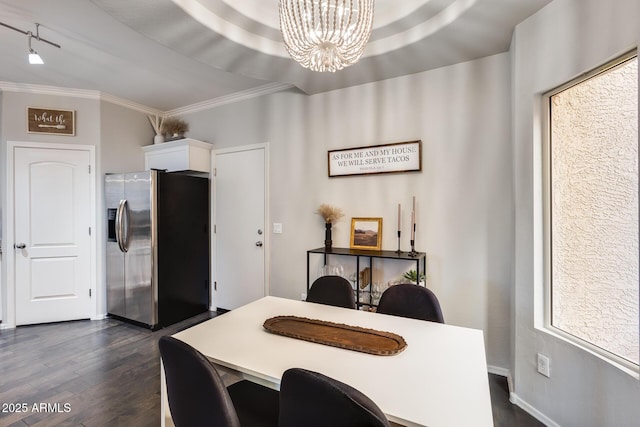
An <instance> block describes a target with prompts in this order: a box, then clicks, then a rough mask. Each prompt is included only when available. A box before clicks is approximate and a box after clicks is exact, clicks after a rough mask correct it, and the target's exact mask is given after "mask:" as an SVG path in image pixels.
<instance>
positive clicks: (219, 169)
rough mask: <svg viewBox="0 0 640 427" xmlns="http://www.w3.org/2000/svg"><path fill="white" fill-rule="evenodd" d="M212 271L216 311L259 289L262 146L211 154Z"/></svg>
mask: <svg viewBox="0 0 640 427" xmlns="http://www.w3.org/2000/svg"><path fill="white" fill-rule="evenodd" d="M214 156H215V169H216V172H215V178H214V183H215V202H214V208H215V218H214V221H215V230H216V232H215V247H214V255H213V257H214V260H215V261H214V266H215V277H214V280H215V282H216V291H215V304H216V307H217V308H222V309H226V310H232V309H234V308H237V307H240V306H242V305H245V304H247V303H250V302H252V301H255V300H257V299H260V298H262V297H264V296H265V295H267V290H266V288H265V283H266V282H265V276H266V272H265V250H266V241H265V237H266V230H265V225H266V218H265V212H266V209H265V208H266V197H265V195H266V175H265V156H266V154H265V147H264V146H258V147H253V148H247V149H243V148H239V149H238V151H227V150H225V151H217V152H215V154H214Z"/></svg>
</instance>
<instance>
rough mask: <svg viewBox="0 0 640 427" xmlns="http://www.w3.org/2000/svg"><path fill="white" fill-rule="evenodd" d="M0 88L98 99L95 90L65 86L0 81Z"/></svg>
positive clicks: (38, 93) (98, 93)
mask: <svg viewBox="0 0 640 427" xmlns="http://www.w3.org/2000/svg"><path fill="white" fill-rule="evenodd" d="M0 90H2V91H6V92H21V93H31V94H37V95H53V96H72V97H74V98H86V99H100V92H99V91H97V90H86V89H70V88H66V87H57V86H45V85H34V84H29V83H13V82H3V81H0Z"/></svg>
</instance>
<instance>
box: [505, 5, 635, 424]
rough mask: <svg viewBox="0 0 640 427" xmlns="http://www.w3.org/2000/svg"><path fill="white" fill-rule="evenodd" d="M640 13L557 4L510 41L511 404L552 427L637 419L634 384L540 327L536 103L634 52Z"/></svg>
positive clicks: (622, 7) (626, 8)
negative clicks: (547, 366)
mask: <svg viewBox="0 0 640 427" xmlns="http://www.w3.org/2000/svg"><path fill="white" fill-rule="evenodd" d="M639 6H640V2H638V1H637V0H609V1H606V2H605V1H600V0H555V1H554V2H552V3H550V4H549V5H548V6H547V7H545V8H544V9H542V10H541V11H540V12H538V13H537V14H535V15H534V16H532V17H530V18H529V19H527V20H526V21H524V22H523V23H521V24H520V25H518V26H517V28H516V31H515V33H514V37H513V42H512V47H511V52H512V59H513V65H512V68H513V108H514V109H513V116H514V117H513V135H514V144H515V146H514V158H513V167H514V185H515V239H516V240H515V265H514V266H515V269H514V274H515V277H514V278H515V293H514V300H513V307H514V321H515V335H514V339H513V346H514V347H513V353H512V354H513V364H514V386H515V395H514V396H513V397H514V399H515V400H516V401H518V402H519V404H521V405H523V406H527V405H531V406H532V407H534V408H536V409H537V410H538V411H540V413H541V414H539V415H541V416H542V414H544V416H542V417H543V419H545V421H546V422H547V423H549V424H553V423H557V424H559V425H563V426H605V425H606V426H631V425H638V420H640V405H639V404H638V403H639V402H640V382H639V381H638V380H637V379H635V378H633V377H632V376H631V375H629V374H627V373H624V372H622V371H621V370H619V369H617V368H615V367H613V366H611V365H609V364H608V363H606V362H604V361H603V360H601V359H600V358H598V357H596V356H594V355H591V354H589V353H586V352H584V351H581V350H578V349H577V348H575V347H574V346H572V345H570V344H568V343H566V342H564V341H562V340H560V339H558V338H555V337H553V336H550V335H549V334H547V333H544V332H542V331H540V330H538V329H536V328H535V325H534V319H535V318H536V316H538V319H539V315H540V314H541V311H539V310H540V309H541V307H540V304H541V302H542V291H541V289H542V288H541V286H542V263H541V253H542V252H541V250H542V246H541V240H540V239H541V236H542V234H541V233H542V229H541V198H540V189H541V182H540V170H541V167H540V147H541V133H540V129H541V128H540V123H539V120H540V113H541V107H542V106H541V103H540V99H539V96H540V94H542V93H544V92H546V91H548V90H550V89H552V88H554V87H556V86H558V85H561V84H562V83H565V82H567V81H569V80H571V79H572V78H573V77H576V76H578V75H579V74H581V73H583V72H586V71H588V70H590V69H592V68H594V67H596V66H598V65H601V64H603V63H605V62H606V61H607V60H610V59H612V58H614V57H616V56H617V55H619V54H621V53H623V52H625V51H627V50H629V49H631V48H633V47H635V46H637V45H638V42H639V41H640V7H639ZM536 310H538V311H536ZM537 352H541V353H544V354H546V355H548V356H549V357H550V358H551V378H546V377H543V376H541V375H539V374H538V373H537V372H536V353H537ZM545 416H546V418H545Z"/></svg>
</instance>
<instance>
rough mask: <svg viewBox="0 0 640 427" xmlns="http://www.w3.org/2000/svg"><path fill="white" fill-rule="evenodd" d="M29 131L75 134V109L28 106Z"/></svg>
mask: <svg viewBox="0 0 640 427" xmlns="http://www.w3.org/2000/svg"><path fill="white" fill-rule="evenodd" d="M27 132H28V133H46V134H50V135H69V136H74V135H75V134H76V121H75V111H73V110H54V109H52V108H33V107H27Z"/></svg>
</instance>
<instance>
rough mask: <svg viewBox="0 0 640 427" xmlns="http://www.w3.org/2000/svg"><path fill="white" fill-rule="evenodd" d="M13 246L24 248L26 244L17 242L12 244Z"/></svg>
mask: <svg viewBox="0 0 640 427" xmlns="http://www.w3.org/2000/svg"><path fill="white" fill-rule="evenodd" d="M13 247H14V248H16V249H24V248H26V247H27V245H25V244H24V243H17V244H14V245H13Z"/></svg>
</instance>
